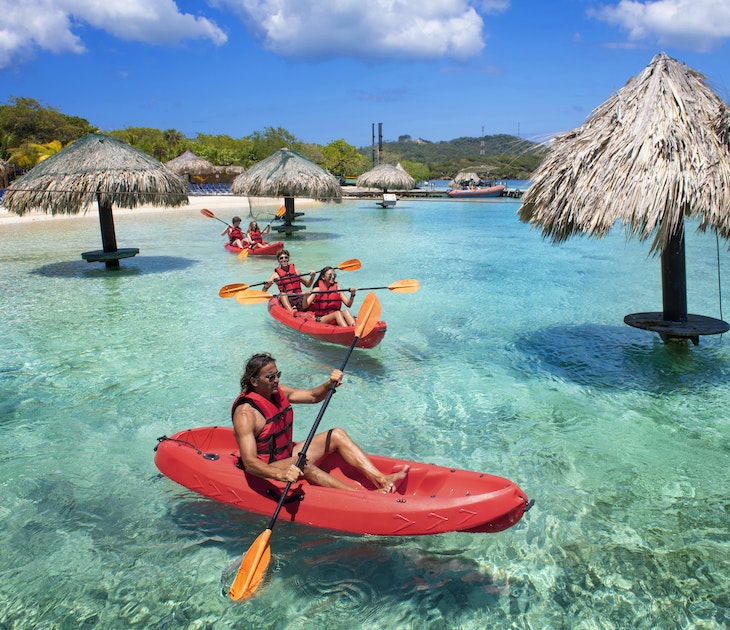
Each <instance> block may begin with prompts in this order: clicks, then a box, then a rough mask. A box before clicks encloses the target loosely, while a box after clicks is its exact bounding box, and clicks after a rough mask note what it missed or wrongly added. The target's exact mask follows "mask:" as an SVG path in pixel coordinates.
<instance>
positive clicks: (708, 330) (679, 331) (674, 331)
mask: <svg viewBox="0 0 730 630" xmlns="http://www.w3.org/2000/svg"><path fill="white" fill-rule="evenodd" d="M624 323H626V324H628V325H629V326H633V327H634V328H641V329H642V330H651V331H652V332H655V333H658V334H659V336H660V337H661V338H662V341H664V342H665V343H666V342H667V341H684V340H686V339H689V340H690V341H691V342H692V343H693V344H694V345H699V343H700V336H701V335H721V334H723V333H726V332H727V331H728V330H730V324H728V323H727V322H724V321H723V320H721V319H715V318H714V317H706V316H705V315H687V321H686V322H672V321H669V320H666V319H664V314H663V313H632V314H631V315H626V317H624Z"/></svg>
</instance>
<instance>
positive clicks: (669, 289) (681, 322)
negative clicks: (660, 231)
mask: <svg viewBox="0 0 730 630" xmlns="http://www.w3.org/2000/svg"><path fill="white" fill-rule="evenodd" d="M662 308H663V309H664V310H663V311H662V312H661V313H633V314H631V315H627V316H626V317H624V322H625V323H627V324H628V325H629V326H633V327H634V328H641V329H643V330H651V331H653V332H656V333H658V334H659V337H661V340H662V341H663V342H664V343H670V342H671V343H677V342H685V341H686V340H687V339H689V340H690V341H691V342H692V343H693V344H694V345H695V346H697V345H699V343H700V335H721V334H722V333H726V332H727V331H728V330H730V324H728V323H727V322H724V321H722V320H721V319H715V318H714V317H705V316H704V315H690V314H688V313H687V269H686V264H685V257H684V228H683V227H682V229H679V230H677V232H675V234H673V235H672V237H671V238H670V239H669V243H668V244H667V247H666V248H665V249H664V251H663V252H662Z"/></svg>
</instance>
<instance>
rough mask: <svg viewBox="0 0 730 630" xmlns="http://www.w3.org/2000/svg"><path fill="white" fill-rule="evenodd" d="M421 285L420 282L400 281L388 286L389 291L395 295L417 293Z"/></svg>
mask: <svg viewBox="0 0 730 630" xmlns="http://www.w3.org/2000/svg"><path fill="white" fill-rule="evenodd" d="M420 286H421V283H420V282H419V281H418V280H398V282H394V283H393V284H389V285H388V289H390V290H391V291H394V292H395V293H415V292H416V291H418V289H419V288H420Z"/></svg>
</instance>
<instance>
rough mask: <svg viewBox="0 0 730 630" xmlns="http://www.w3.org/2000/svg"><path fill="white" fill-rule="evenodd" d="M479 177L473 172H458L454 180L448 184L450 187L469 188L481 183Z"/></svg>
mask: <svg viewBox="0 0 730 630" xmlns="http://www.w3.org/2000/svg"><path fill="white" fill-rule="evenodd" d="M481 179H482V178H481V177H479V175H477V174H476V173H475V172H474V171H459V172H458V173H457V174H456V175H454V179H452V180H451V182H449V185H450V186H471V185H476V184H478V183H479V182H480V181H481Z"/></svg>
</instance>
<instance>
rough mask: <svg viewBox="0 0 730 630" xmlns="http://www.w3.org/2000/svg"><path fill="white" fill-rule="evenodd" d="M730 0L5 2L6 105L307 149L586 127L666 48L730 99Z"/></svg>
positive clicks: (1, 44) (2, 81)
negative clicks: (272, 130) (378, 138)
mask: <svg viewBox="0 0 730 630" xmlns="http://www.w3.org/2000/svg"><path fill="white" fill-rule="evenodd" d="M729 38H730V1H729V0H653V1H650V0H644V1H629V0H621V1H618V0H605V1H593V0H513V1H509V0H318V1H317V2H312V1H311V0H207V1H203V0H201V1H198V2H196V1H193V0H177V1H175V0H103V2H99V1H98V0H0V102H2V103H7V102H8V100H9V98H10V97H11V96H16V97H19V96H24V97H31V98H34V99H36V100H38V101H39V102H40V103H41V104H43V105H45V106H52V107H56V108H58V109H59V110H60V111H62V112H63V113H65V114H69V115H75V116H82V117H84V118H86V119H87V120H89V122H91V123H92V124H93V125H96V126H98V127H99V129H100V130H102V131H109V130H112V129H121V128H125V127H129V126H136V127H155V128H159V129H171V128H175V129H178V130H179V131H181V132H183V133H184V134H185V135H186V136H189V137H194V136H195V135H196V134H197V133H206V134H229V135H231V136H233V137H242V136H246V135H250V134H251V133H253V132H254V131H263V130H264V128H266V127H283V128H285V129H287V130H288V131H290V132H291V133H293V134H294V135H295V136H297V137H298V138H299V139H300V140H303V141H305V142H315V143H319V144H326V143H328V142H330V141H332V140H336V139H338V138H344V139H345V140H346V141H347V142H349V143H351V144H353V145H355V146H358V147H361V146H365V145H369V144H370V141H371V125H372V123H379V122H382V123H383V136H384V139H385V140H395V139H397V138H398V136H400V135H404V134H408V135H410V136H412V137H413V138H418V137H420V138H424V139H426V140H431V141H439V140H450V139H453V138H457V137H461V136H479V135H480V134H481V130H482V127H483V128H484V133H485V134H487V135H491V134H495V133H508V134H513V135H519V136H521V137H524V138H527V139H531V140H535V141H546V140H548V139H549V138H550V137H552V136H553V135H555V134H557V133H560V132H562V131H567V130H569V129H572V128H574V127H577V126H579V125H580V124H582V123H583V122H584V120H585V119H586V117H587V116H588V115H589V114H590V113H591V111H592V110H593V109H594V108H595V107H597V106H598V105H600V104H601V103H602V102H603V101H604V100H606V99H607V98H608V97H609V96H610V95H611V94H612V93H613V92H615V91H616V90H618V89H619V88H621V87H622V86H623V85H624V84H625V83H626V81H627V80H628V79H629V78H630V77H632V76H634V75H636V74H638V73H639V72H640V71H641V70H642V69H643V68H644V67H645V66H647V65H648V64H649V62H650V61H651V59H652V58H653V56H654V55H655V54H657V53H658V52H661V51H663V52H666V53H667V54H668V55H670V56H671V57H674V58H675V59H678V60H679V61H681V62H683V63H686V64H687V65H688V66H691V67H692V68H694V69H696V70H698V71H700V72H702V73H703V74H705V75H706V77H707V79H708V82H709V84H710V85H711V86H712V87H713V89H714V90H715V91H716V92H717V93H718V94H719V96H720V97H721V98H722V99H723V100H725V101H726V102H728V101H730V47H729V46H728V39H729Z"/></svg>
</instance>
